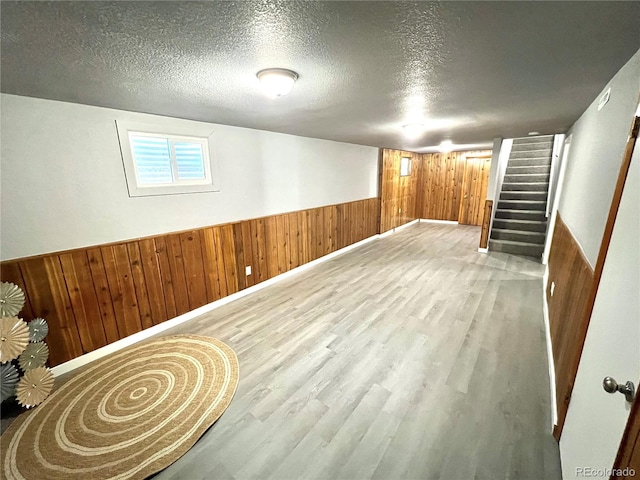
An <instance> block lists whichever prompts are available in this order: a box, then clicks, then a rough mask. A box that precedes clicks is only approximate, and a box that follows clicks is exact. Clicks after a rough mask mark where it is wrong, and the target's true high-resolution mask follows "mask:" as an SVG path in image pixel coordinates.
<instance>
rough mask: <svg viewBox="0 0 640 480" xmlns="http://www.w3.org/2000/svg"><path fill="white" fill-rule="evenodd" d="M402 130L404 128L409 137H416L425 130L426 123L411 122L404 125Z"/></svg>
mask: <svg viewBox="0 0 640 480" xmlns="http://www.w3.org/2000/svg"><path fill="white" fill-rule="evenodd" d="M402 130H404V134H405V136H407V137H409V138H416V137H419V136H420V135H422V133H423V132H424V125H423V124H422V123H410V124H408V125H403V126H402Z"/></svg>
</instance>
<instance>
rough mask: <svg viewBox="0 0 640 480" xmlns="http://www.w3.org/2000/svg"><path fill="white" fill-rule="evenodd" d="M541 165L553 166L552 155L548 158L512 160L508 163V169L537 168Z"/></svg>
mask: <svg viewBox="0 0 640 480" xmlns="http://www.w3.org/2000/svg"><path fill="white" fill-rule="evenodd" d="M540 165H551V155H549V156H548V157H532V158H511V159H509V161H508V162H507V167H521V166H522V167H524V166H533V167H536V166H540Z"/></svg>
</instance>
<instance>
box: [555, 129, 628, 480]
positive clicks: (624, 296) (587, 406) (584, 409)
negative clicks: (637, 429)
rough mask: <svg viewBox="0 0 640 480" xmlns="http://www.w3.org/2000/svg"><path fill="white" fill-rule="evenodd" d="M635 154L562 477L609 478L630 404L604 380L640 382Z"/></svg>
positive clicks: (574, 400) (572, 412)
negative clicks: (604, 384) (608, 390)
mask: <svg viewBox="0 0 640 480" xmlns="http://www.w3.org/2000/svg"><path fill="white" fill-rule="evenodd" d="M639 157H640V142H638V144H636V148H635V151H634V153H633V156H632V159H631V165H630V168H629V173H628V176H627V180H626V183H625V187H624V190H623V194H622V199H621V202H620V207H619V209H618V216H617V219H616V223H615V225H614V228H613V233H612V236H611V244H610V245H609V251H608V253H607V258H606V260H605V263H604V269H603V271H602V277H601V280H600V286H599V288H598V292H597V295H596V301H595V304H594V308H593V313H592V315H591V322H590V323H589V330H588V332H587V338H586V340H585V344H584V350H583V351H582V358H581V360H580V367H579V369H578V374H577V376H576V381H575V386H574V389H573V394H572V396H571V403H570V404H569V411H568V412H567V418H566V423H565V426H564V430H563V432H562V437H561V439H560V452H561V456H562V472H563V477H564V479H565V480H568V479H572V478H585V477H591V478H594V477H595V478H607V479H608V478H609V473H607V472H602V471H600V470H603V469H610V468H611V467H612V466H613V462H614V460H615V457H616V453H617V451H618V446H619V444H620V440H621V438H622V434H623V432H624V428H625V425H626V423H627V418H628V416H629V410H630V404H629V403H627V402H626V401H625V398H624V396H623V395H622V394H620V393H614V394H609V393H606V392H605V391H604V389H603V388H602V380H603V378H604V377H606V376H611V377H613V378H614V379H615V380H617V382H618V383H625V382H627V381H628V380H630V381H632V382H633V383H634V384H635V385H636V387H638V380H640V158H639ZM587 469H591V471H590V472H591V473H589V472H587ZM596 473H597V474H596Z"/></svg>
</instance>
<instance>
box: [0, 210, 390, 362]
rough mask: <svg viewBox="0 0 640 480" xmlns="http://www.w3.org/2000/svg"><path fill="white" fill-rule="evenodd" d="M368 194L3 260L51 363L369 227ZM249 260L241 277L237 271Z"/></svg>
mask: <svg viewBox="0 0 640 480" xmlns="http://www.w3.org/2000/svg"><path fill="white" fill-rule="evenodd" d="M378 212H379V199H377V198H370V199H366V200H360V201H356V202H349V203H342V204H338V205H330V206H325V207H319V208H311V209H307V210H301V211H297V212H291V213H284V214H280V215H272V216H269V217H262V218H257V219H253V220H244V221H240V222H236V223H230V224H225V225H216V226H211V227H204V228H198V229H194V230H189V231H184V232H176V233H168V234H165V235H158V236H153V237H147V238H142V239H136V240H127V241H123V242H118V243H113V244H108V245H97V246H92V247H87V248H80V249H75V250H70V251H66V252H57V253H50V254H45V255H39V256H36V257H29V258H22V259H17V260H10V261H6V262H3V263H2V264H1V265H0V276H1V278H2V280H3V281H7V282H12V283H15V284H16V285H18V286H20V288H22V289H23V290H24V292H25V295H26V305H25V308H24V310H23V312H22V314H21V316H22V317H24V318H25V320H31V319H33V318H36V317H44V318H46V319H47V321H48V322H49V336H48V338H47V342H48V344H49V349H50V357H49V358H50V364H51V366H55V365H59V364H61V363H63V362H65V361H67V360H71V359H72V358H75V357H78V356H80V355H82V354H83V353H87V352H90V351H93V350H95V349H97V348H100V347H103V346H105V345H107V344H109V343H112V342H115V341H116V340H119V339H121V338H124V337H126V336H128V335H131V334H133V333H136V332H139V331H141V330H143V329H145V328H149V327H151V326H153V325H156V324H159V323H162V322H164V321H166V320H168V319H171V318H174V317H176V316H178V315H181V314H183V313H186V312H188V311H190V310H193V309H195V308H198V307H201V306H203V305H206V304H207V303H210V302H213V301H215V300H218V299H220V298H223V297H225V296H227V295H231V294H233V293H235V292H238V291H239V290H242V289H244V288H247V287H250V286H252V285H255V284H257V283H260V282H262V281H264V280H267V279H269V278H272V277H275V276H276V275H278V274H280V273H284V272H286V271H288V270H291V269H293V268H296V267H298V266H300V265H303V264H305V263H307V262H310V261H312V260H315V259H317V258H320V257H322V256H323V255H326V254H328V253H331V252H334V251H336V250H338V249H340V248H343V247H346V246H348V245H351V244H353V243H356V242H358V241H360V240H364V239H365V238H368V237H371V236H373V235H375V234H376V233H378ZM247 266H250V267H251V270H252V273H251V275H246V274H245V267H247Z"/></svg>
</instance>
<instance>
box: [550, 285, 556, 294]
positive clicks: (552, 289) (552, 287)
mask: <svg viewBox="0 0 640 480" xmlns="http://www.w3.org/2000/svg"><path fill="white" fill-rule="evenodd" d="M555 289H556V282H551V296H552V297H553V291H554V290H555Z"/></svg>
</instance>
